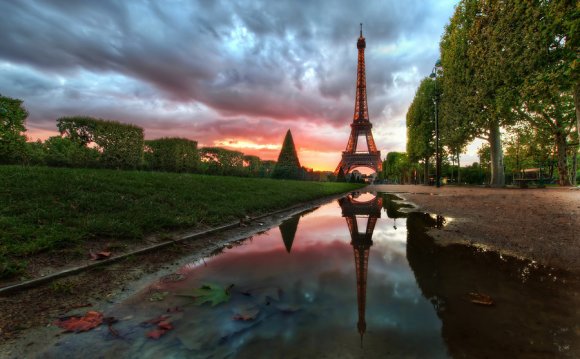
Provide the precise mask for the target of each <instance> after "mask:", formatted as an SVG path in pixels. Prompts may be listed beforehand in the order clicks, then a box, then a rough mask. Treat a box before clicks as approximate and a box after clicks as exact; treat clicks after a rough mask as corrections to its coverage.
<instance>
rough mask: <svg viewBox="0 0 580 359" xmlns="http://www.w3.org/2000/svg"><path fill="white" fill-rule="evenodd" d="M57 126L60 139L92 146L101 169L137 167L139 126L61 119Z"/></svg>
mask: <svg viewBox="0 0 580 359" xmlns="http://www.w3.org/2000/svg"><path fill="white" fill-rule="evenodd" d="M57 127H58V130H59V131H60V133H61V135H62V136H65V137H67V138H69V139H70V140H71V141H73V142H76V143H78V144H79V145H81V146H87V145H88V144H91V143H94V144H95V146H96V149H97V150H98V151H99V152H100V154H101V155H100V160H101V164H102V165H103V166H104V167H109V168H118V169H121V168H122V169H134V168H137V167H139V166H140V165H141V162H142V159H143V129H142V128H141V127H137V126H134V125H130V124H124V123H120V122H116V121H109V120H103V119H96V118H92V117H62V118H59V119H58V120H57Z"/></svg>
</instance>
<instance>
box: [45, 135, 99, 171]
mask: <svg viewBox="0 0 580 359" xmlns="http://www.w3.org/2000/svg"><path fill="white" fill-rule="evenodd" d="M44 151H45V158H44V162H45V163H46V164H47V165H49V166H59V167H97V166H98V165H99V157H100V153H99V151H97V150H96V149H94V148H89V147H86V146H84V145H81V144H80V143H78V142H74V141H72V140H71V139H70V138H63V137H60V136H53V137H50V138H48V139H47V140H46V141H45V142H44Z"/></svg>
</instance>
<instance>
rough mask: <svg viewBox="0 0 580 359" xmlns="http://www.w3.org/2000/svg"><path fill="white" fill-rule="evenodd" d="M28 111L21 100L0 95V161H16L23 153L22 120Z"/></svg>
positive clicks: (24, 141) (24, 140)
mask: <svg viewBox="0 0 580 359" xmlns="http://www.w3.org/2000/svg"><path fill="white" fill-rule="evenodd" d="M27 117H28V112H27V111H26V109H25V108H24V106H22V100H18V99H13V98H10V97H5V96H2V95H0V163H16V162H18V161H20V160H22V157H23V156H24V153H25V150H26V149H25V143H26V136H25V135H24V132H25V131H26V127H24V121H25V120H26V118H27Z"/></svg>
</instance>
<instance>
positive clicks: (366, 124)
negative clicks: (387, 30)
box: [334, 24, 382, 174]
mask: <svg viewBox="0 0 580 359" xmlns="http://www.w3.org/2000/svg"><path fill="white" fill-rule="evenodd" d="M356 47H357V48H358V65H357V77H356V99H355V102H354V116H353V121H352V123H351V124H350V128H351V131H350V137H349V139H348V143H347V145H346V150H345V151H343V152H342V159H341V160H340V163H339V164H338V166H337V167H336V170H334V174H338V173H339V171H342V172H343V173H344V174H347V173H348V172H350V171H351V170H352V169H354V168H355V167H368V168H372V169H374V170H375V171H377V172H379V171H380V170H381V168H382V162H381V152H380V151H379V150H377V145H376V144H375V140H374V138H373V133H372V131H371V129H372V128H373V125H372V124H371V122H370V120H369V109H368V104H367V80H366V72H365V47H366V41H365V38H364V37H363V34H362V24H360V37H359V38H358V40H357V43H356ZM360 136H364V137H365V138H366V141H367V151H361V152H357V146H358V140H359V137H360Z"/></svg>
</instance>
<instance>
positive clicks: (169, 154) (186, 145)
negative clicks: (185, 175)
mask: <svg viewBox="0 0 580 359" xmlns="http://www.w3.org/2000/svg"><path fill="white" fill-rule="evenodd" d="M145 166H146V168H148V169H152V170H157V171H167V172H194V171H196V170H197V168H198V167H199V153H198V151H197V142H196V141H191V140H188V139H185V138H169V137H167V138H159V139H156V140H149V141H145Z"/></svg>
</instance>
